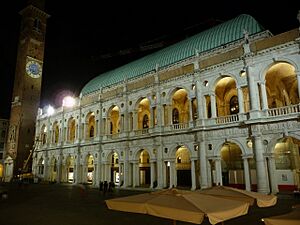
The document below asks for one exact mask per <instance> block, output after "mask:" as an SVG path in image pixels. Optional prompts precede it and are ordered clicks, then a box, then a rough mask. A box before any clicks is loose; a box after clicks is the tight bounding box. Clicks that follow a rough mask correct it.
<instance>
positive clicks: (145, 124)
mask: <svg viewBox="0 0 300 225" xmlns="http://www.w3.org/2000/svg"><path fill="white" fill-rule="evenodd" d="M146 128H149V118H148V115H147V114H145V115H144V117H143V129H146Z"/></svg>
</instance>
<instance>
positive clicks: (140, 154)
mask: <svg viewBox="0 0 300 225" xmlns="http://www.w3.org/2000/svg"><path fill="white" fill-rule="evenodd" d="M136 157H137V158H138V180H137V184H136V185H137V186H140V187H150V185H151V167H150V159H151V158H150V157H151V156H150V151H149V150H148V149H145V148H143V149H139V150H138V151H137V152H136Z"/></svg>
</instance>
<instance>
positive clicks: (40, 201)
mask: <svg viewBox="0 0 300 225" xmlns="http://www.w3.org/2000/svg"><path fill="white" fill-rule="evenodd" d="M5 186H7V188H8V190H9V197H8V199H5V200H1V201H0V212H1V215H0V224H1V225H91V224H92V225H119V224H122V225H172V221H171V220H168V219H162V218H158V217H154V216H149V215H142V214H135V213H126V212H119V211H113V210H109V209H108V208H107V207H106V204H105V202H104V200H105V199H109V198H114V197H119V196H126V195H132V194H138V193H142V192H144V191H139V190H129V189H128V190H118V189H115V190H114V192H113V193H106V195H103V193H101V192H99V190H98V189H96V188H92V187H89V186H88V187H87V188H86V192H85V193H84V194H83V193H82V192H81V191H80V188H79V187H78V186H74V185H60V184H29V185H26V186H19V185H18V184H6V185H5ZM299 203H300V199H296V198H295V197H294V196H293V194H292V193H279V194H278V203H277V204H276V206H273V207H269V208H258V207H251V209H250V211H249V213H248V215H245V216H242V217H239V218H236V219H232V220H228V221H226V222H225V223H224V224H225V225H232V224H243V225H248V224H249V225H250V224H262V225H263V222H261V221H260V219H261V218H263V217H268V216H273V215H279V214H283V213H286V212H289V211H290V210H291V207H292V205H295V204H299ZM202 224H203V225H208V224H209V222H208V220H207V219H205V220H204V222H203V223H202ZM177 225H191V223H184V222H180V221H177Z"/></svg>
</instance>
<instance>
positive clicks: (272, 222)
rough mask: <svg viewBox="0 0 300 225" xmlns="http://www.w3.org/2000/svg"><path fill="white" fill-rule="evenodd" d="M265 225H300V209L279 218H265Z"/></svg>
mask: <svg viewBox="0 0 300 225" xmlns="http://www.w3.org/2000/svg"><path fill="white" fill-rule="evenodd" d="M262 221H263V222H264V223H265V225H299V224H300V208H295V209H294V210H293V211H292V212H289V213H285V214H282V215H278V216H271V217H267V218H263V219H262Z"/></svg>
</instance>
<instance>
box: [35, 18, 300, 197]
mask: <svg viewBox="0 0 300 225" xmlns="http://www.w3.org/2000/svg"><path fill="white" fill-rule="evenodd" d="M299 43H300V39H299V29H298V28H297V29H294V30H291V31H288V32H286V33H283V34H279V35H276V36H273V35H272V34H271V33H270V32H269V31H268V30H263V29H262V28H261V26H260V25H259V24H258V23H257V21H255V19H254V18H252V17H251V16H249V15H240V16H239V17H237V18H234V19H232V20H230V21H227V22H225V23H223V24H220V25H218V26H216V27H213V28H211V29H209V30H206V31H203V32H201V33H199V34H197V35H195V36H192V37H190V38H188V39H185V40H183V41H181V42H179V43H177V44H174V45H172V46H169V47H167V48H165V49H162V50H160V51H158V52H156V53H154V54H151V55H148V56H146V57H144V58H141V59H139V60H136V61H133V62H131V63H129V64H127V65H124V66H122V67H120V68H117V69H115V70H112V71H109V72H107V73H104V74H101V75H100V76H98V77H96V78H94V79H93V80H91V81H90V82H89V83H87V84H86V85H85V87H84V88H83V89H82V91H81V94H80V97H79V98H77V99H76V101H75V105H74V106H73V107H67V106H62V107H61V108H57V109H55V110H54V113H53V114H52V115H48V114H47V113H45V112H44V111H43V110H40V111H39V113H38V116H37V121H36V136H37V137H38V138H39V140H40V141H39V145H38V148H37V149H36V150H35V152H34V158H33V168H32V169H33V172H34V175H35V176H37V177H39V178H40V179H42V180H46V181H56V182H75V183H91V184H92V185H94V186H98V185H99V182H101V181H105V180H106V181H113V182H115V183H116V184H117V185H119V186H120V187H124V188H126V187H133V188H135V187H150V188H166V187H172V186H175V187H185V188H190V189H193V190H194V189H198V188H205V187H209V186H212V185H216V184H220V185H230V186H236V187H241V188H245V189H247V190H257V191H259V192H263V193H268V192H273V193H276V192H278V190H280V189H293V188H295V187H296V186H298V187H299V186H300V183H299V173H300V159H299V143H300V142H299V141H300V125H299V116H300V105H299V90H300V88H299V84H300V82H299V80H300V72H299V71H300V69H299V68H300V55H299Z"/></svg>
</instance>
